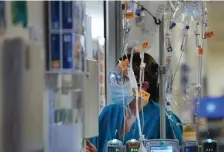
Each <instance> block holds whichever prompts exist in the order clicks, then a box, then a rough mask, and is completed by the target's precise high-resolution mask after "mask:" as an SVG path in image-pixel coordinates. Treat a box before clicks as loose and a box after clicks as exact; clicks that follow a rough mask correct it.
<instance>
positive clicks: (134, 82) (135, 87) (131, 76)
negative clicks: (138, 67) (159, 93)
mask: <svg viewBox="0 0 224 152" xmlns="http://www.w3.org/2000/svg"><path fill="white" fill-rule="evenodd" d="M133 53H134V48H132V52H131V60H130V67H129V70H128V76H129V79H130V81H131V82H132V83H131V84H132V86H131V87H133V88H134V89H135V95H136V117H137V120H138V121H137V122H138V130H139V137H140V139H141V140H143V138H144V137H143V135H142V129H141V122H140V117H139V107H138V103H139V101H138V100H139V94H138V85H137V81H136V79H135V76H134V72H133V69H132V60H133Z"/></svg>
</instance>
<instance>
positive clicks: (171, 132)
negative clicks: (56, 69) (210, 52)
mask: <svg viewBox="0 0 224 152" xmlns="http://www.w3.org/2000/svg"><path fill="white" fill-rule="evenodd" d="M130 56H131V55H127V57H126V56H123V57H122V58H121V59H120V61H121V60H125V59H126V58H128V60H129V61H130ZM132 63H133V64H132V66H133V71H134V74H135V77H136V80H137V81H138V80H139V72H140V71H139V70H140V63H141V59H140V54H139V53H134V54H133V62H132ZM144 63H145V64H146V66H145V71H144V72H145V77H144V82H146V83H145V84H148V86H147V85H145V86H144V85H143V89H144V90H145V91H147V92H148V93H150V99H149V101H144V100H143V101H142V100H139V101H141V102H139V111H140V112H139V115H140V122H141V127H142V131H143V134H144V135H145V139H159V138H160V106H159V104H157V102H158V99H159V91H158V90H159V89H158V83H157V82H158V64H157V63H156V62H155V60H154V59H153V57H152V56H150V55H149V54H146V53H145V55H144ZM121 72H122V73H123V74H119V73H121ZM113 75H114V78H115V79H112V78H113V77H112V76H113ZM112 76H111V73H110V76H109V81H110V80H111V81H110V85H109V86H110V89H111V102H112V103H113V104H110V105H108V106H106V107H105V108H104V109H103V111H102V112H101V114H100V116H99V136H98V137H95V138H91V139H89V140H87V142H86V143H87V144H86V145H87V149H86V152H96V151H97V152H106V145H107V142H108V141H109V140H112V139H115V138H116V139H119V140H121V141H123V144H125V143H126V141H128V140H130V139H137V140H138V139H139V132H138V129H139V128H138V124H137V119H136V116H135V115H136V101H135V98H134V97H133V96H131V95H128V91H127V90H128V89H129V88H127V87H128V86H129V87H130V85H126V84H128V81H129V80H128V77H127V72H126V71H121V70H120V68H116V71H115V72H112ZM111 77H112V78H111ZM113 80H114V81H115V82H114V83H113V82H112V81H113ZM116 83H117V84H116ZM138 83H139V82H138ZM114 84H116V85H114ZM119 86H120V87H119ZM121 86H122V87H121ZM119 93H122V94H123V95H122V96H121V95H119ZM123 99H124V100H123ZM123 103H124V104H125V106H124V104H123ZM124 109H125V110H124ZM124 113H125V115H124ZM176 123H181V121H180V119H179V118H178V117H177V116H176V115H175V114H172V121H170V120H169V119H168V117H167V118H166V137H167V138H168V139H178V140H179V143H180V145H182V142H183V141H182V132H183V128H182V127H181V126H178V125H176ZM124 126H125V127H124Z"/></svg>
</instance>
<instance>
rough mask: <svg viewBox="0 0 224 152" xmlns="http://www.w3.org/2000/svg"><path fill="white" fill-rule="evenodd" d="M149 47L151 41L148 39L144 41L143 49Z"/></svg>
mask: <svg viewBox="0 0 224 152" xmlns="http://www.w3.org/2000/svg"><path fill="white" fill-rule="evenodd" d="M148 47H149V43H148V42H147V41H146V42H144V43H142V49H147V48H148Z"/></svg>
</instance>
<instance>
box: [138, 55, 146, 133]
mask: <svg viewBox="0 0 224 152" xmlns="http://www.w3.org/2000/svg"><path fill="white" fill-rule="evenodd" d="M144 54H145V52H144V51H143V52H140V58H141V63H140V74H139V76H140V77H139V83H140V89H142V83H143V82H144V79H145V78H144V75H145V63H144ZM140 105H141V108H142V111H141V113H142V121H143V123H142V134H143V130H144V108H143V107H142V98H140Z"/></svg>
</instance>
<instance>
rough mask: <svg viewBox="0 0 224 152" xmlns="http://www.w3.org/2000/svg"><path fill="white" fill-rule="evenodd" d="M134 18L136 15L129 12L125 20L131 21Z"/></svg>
mask: <svg viewBox="0 0 224 152" xmlns="http://www.w3.org/2000/svg"><path fill="white" fill-rule="evenodd" d="M133 17H134V13H133V12H127V13H126V14H125V18H126V19H131V18H133Z"/></svg>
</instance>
